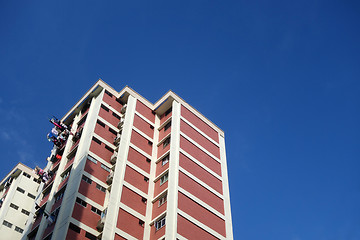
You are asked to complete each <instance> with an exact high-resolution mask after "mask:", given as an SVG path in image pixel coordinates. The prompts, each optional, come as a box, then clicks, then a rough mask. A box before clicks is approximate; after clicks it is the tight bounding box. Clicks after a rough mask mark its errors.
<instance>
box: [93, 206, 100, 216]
mask: <svg viewBox="0 0 360 240" xmlns="http://www.w3.org/2000/svg"><path fill="white" fill-rule="evenodd" d="M91 211H93V212H94V213H96V214H97V215H99V216H101V211H100V210H99V209H97V208H96V207H91Z"/></svg>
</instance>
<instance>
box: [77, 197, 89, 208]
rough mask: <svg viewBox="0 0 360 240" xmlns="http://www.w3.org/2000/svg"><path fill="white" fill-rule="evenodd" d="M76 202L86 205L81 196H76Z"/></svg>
mask: <svg viewBox="0 0 360 240" xmlns="http://www.w3.org/2000/svg"><path fill="white" fill-rule="evenodd" d="M76 202H77V203H78V204H80V205H81V206H83V207H86V206H87V203H86V202H85V201H84V200H82V199H81V198H78V197H77V198H76Z"/></svg>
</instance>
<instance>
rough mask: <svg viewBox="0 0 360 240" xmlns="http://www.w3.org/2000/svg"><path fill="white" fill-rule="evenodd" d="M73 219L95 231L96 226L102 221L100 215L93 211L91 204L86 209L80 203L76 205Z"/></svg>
mask: <svg viewBox="0 0 360 240" xmlns="http://www.w3.org/2000/svg"><path fill="white" fill-rule="evenodd" d="M72 217H73V218H75V219H76V220H78V221H80V222H82V223H84V224H85V225H87V226H89V227H91V228H93V229H95V230H96V225H97V223H98V221H99V219H100V216H99V215H98V214H96V213H94V212H93V211H91V205H90V204H87V206H86V208H85V207H83V206H81V205H79V204H78V203H75V205H74V210H73V213H72Z"/></svg>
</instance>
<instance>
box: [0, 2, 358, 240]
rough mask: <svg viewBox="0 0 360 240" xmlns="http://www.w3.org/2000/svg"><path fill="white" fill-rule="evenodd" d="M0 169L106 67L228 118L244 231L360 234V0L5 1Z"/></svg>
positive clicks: (304, 238)
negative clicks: (173, 93) (172, 92)
mask: <svg viewBox="0 0 360 240" xmlns="http://www.w3.org/2000/svg"><path fill="white" fill-rule="evenodd" d="M0 74H1V75H0V77H1V85H2V89H1V94H0V116H1V118H0V144H1V145H0V156H1V169H0V177H3V176H4V175H5V174H6V173H7V172H8V171H9V170H10V169H11V168H12V167H13V166H14V165H15V164H16V163H17V162H19V161H21V162H24V163H25V164H27V165H29V166H31V167H34V166H35V165H39V166H44V165H45V164H46V160H45V159H46V157H47V156H48V155H49V154H50V149H51V146H50V143H49V142H47V140H46V134H47V133H48V132H49V130H50V129H51V125H50V123H49V122H48V120H47V118H48V117H51V116H52V115H56V116H58V117H61V116H63V115H64V114H65V113H66V112H67V110H69V109H70V107H72V106H73V104H75V102H76V101H77V100H78V99H79V98H80V97H81V96H82V95H83V94H84V93H85V92H86V91H87V90H88V89H89V88H90V87H91V86H92V85H93V84H94V83H95V82H96V81H97V79H98V78H102V79H103V80H104V81H105V82H107V83H108V84H109V85H110V86H112V87H114V88H115V89H116V90H121V89H122V88H123V87H124V86H125V85H129V86H130V87H132V88H133V89H135V90H136V91H137V92H139V93H140V94H141V95H143V96H144V97H146V98H148V99H149V100H150V101H152V102H155V101H156V100H157V99H158V98H160V97H161V96H162V95H163V94H165V93H166V92H167V91H168V90H169V89H171V90H173V91H174V92H176V93H177V94H179V95H180V96H181V97H182V98H183V99H185V100H186V101H187V102H188V103H190V104H191V105H193V106H194V107H195V108H196V109H198V110H199V111H200V112H202V113H203V114H204V115H205V116H207V117H208V118H209V119H210V120H212V121H213V122H214V123H215V124H217V125H218V126H219V127H220V128H222V129H223V130H224V131H225V136H226V143H227V158H228V167H229V180H230V194H231V203H232V216H233V227H234V236H235V239H243V240H265V239H266V240H358V239H360V174H359V172H360V163H359V161H360V151H359V143H360V140H359V138H360V137H359V136H360V127H359V122H360V113H359V107H360V106H359V105H360V97H359V92H360V82H359V77H360V3H359V1H351V0H342V1H340V0H339V1H331V0H311V1H309V0H305V1H277V0H274V1H259V0H255V1H241V0H239V1H230V0H229V1H202V0H195V1H194V0H193V1H187V0H184V1H163V0H158V1H91V0H88V1H66V0H63V1H48V0H47V1H36V0H34V1H6V0H2V1H0Z"/></svg>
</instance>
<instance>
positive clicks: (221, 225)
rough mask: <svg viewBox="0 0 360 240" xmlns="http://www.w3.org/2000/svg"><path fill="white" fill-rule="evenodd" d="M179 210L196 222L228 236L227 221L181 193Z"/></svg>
mask: <svg viewBox="0 0 360 240" xmlns="http://www.w3.org/2000/svg"><path fill="white" fill-rule="evenodd" d="M178 197H179V198H178V208H179V209H180V210H182V211H184V212H185V213H187V214H189V215H190V216H192V217H193V218H195V219H196V220H198V221H200V222H201V223H203V224H205V225H206V226H208V227H210V228H211V229H213V230H214V231H216V232H218V233H219V234H221V235H223V236H224V237H225V236H226V232H225V221H224V220H223V219H221V218H219V217H218V216H216V215H215V214H213V213H211V212H210V211H208V210H207V209H205V208H203V207H202V206H200V205H199V204H198V203H196V202H194V201H193V200H191V199H190V198H188V197H187V196H185V195H184V194H182V193H180V192H179V195H178Z"/></svg>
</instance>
